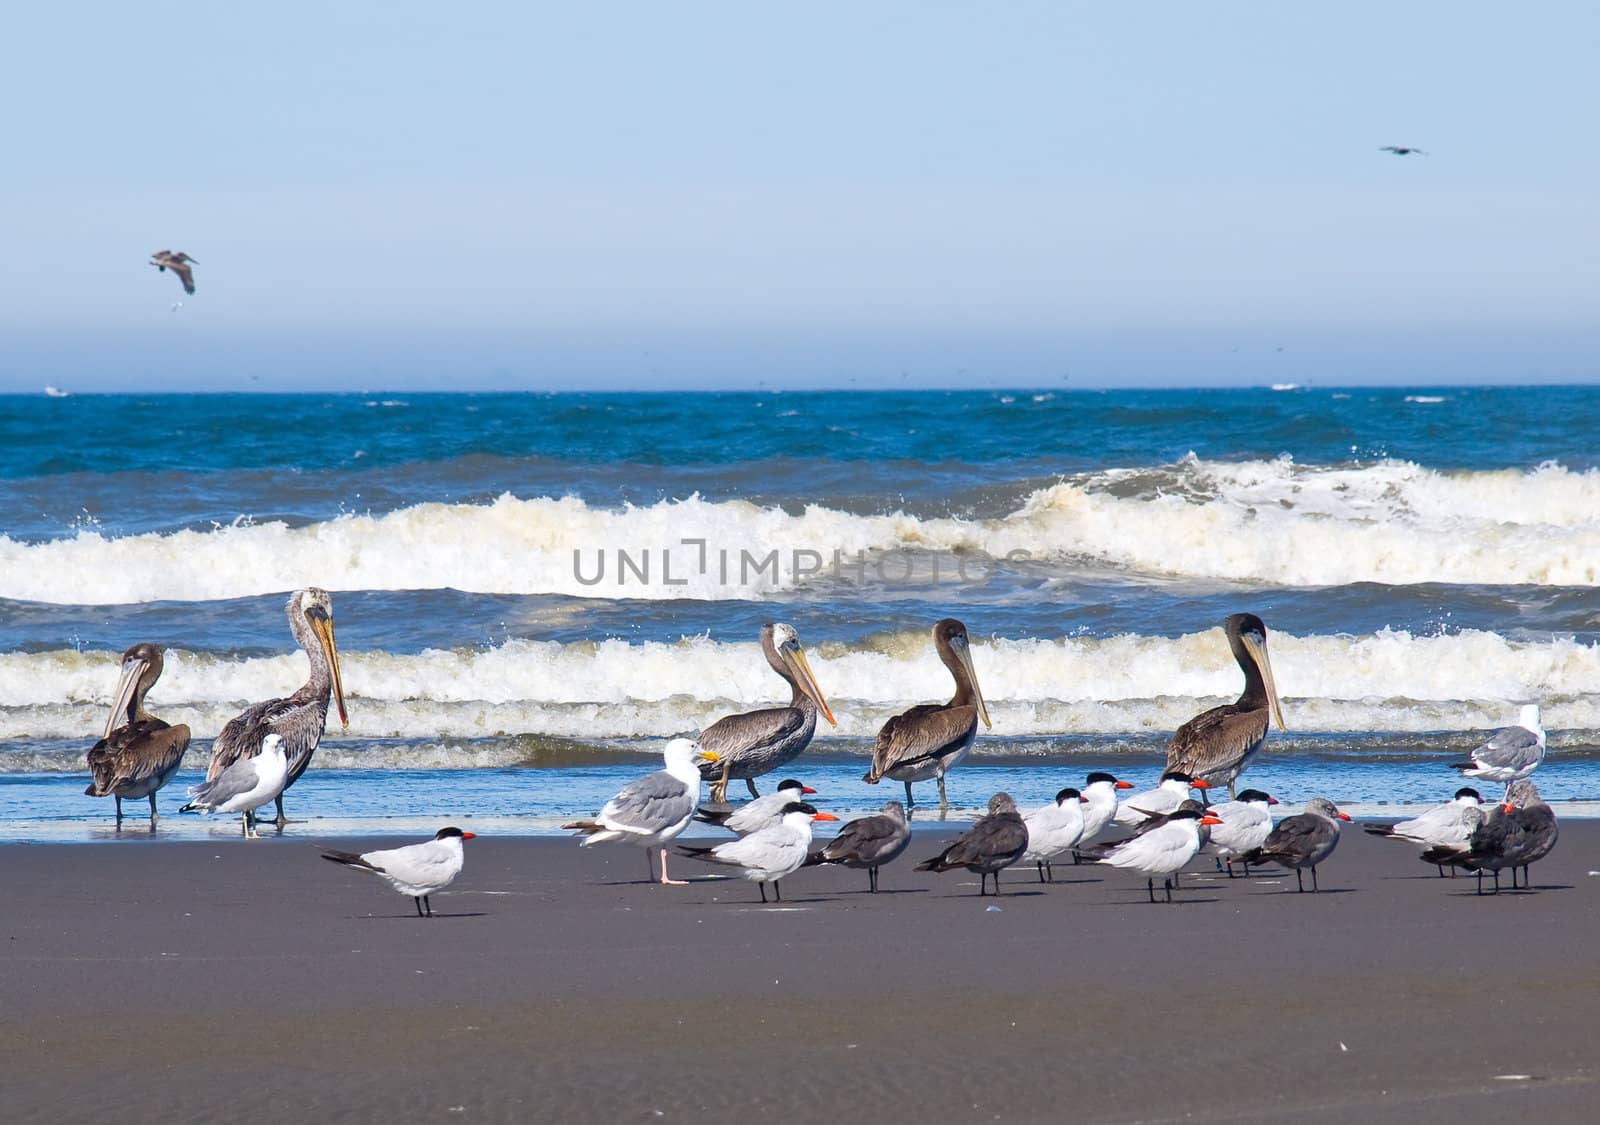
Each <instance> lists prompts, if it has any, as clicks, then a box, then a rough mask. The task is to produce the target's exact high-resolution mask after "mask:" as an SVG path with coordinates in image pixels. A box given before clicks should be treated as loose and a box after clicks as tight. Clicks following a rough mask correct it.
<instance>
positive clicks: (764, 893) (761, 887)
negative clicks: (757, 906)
mask: <svg viewBox="0 0 1600 1125" xmlns="http://www.w3.org/2000/svg"><path fill="white" fill-rule="evenodd" d="M756 889H757V890H758V891H760V892H761V901H762V902H766V901H767V885H766V884H765V883H757V884H756Z"/></svg>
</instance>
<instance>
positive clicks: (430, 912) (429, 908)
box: [422, 895, 433, 918]
mask: <svg viewBox="0 0 1600 1125" xmlns="http://www.w3.org/2000/svg"><path fill="white" fill-rule="evenodd" d="M422 909H424V910H426V911H427V912H428V917H429V918H432V917H433V903H432V902H431V901H430V900H429V898H428V896H427V895H423V896H422Z"/></svg>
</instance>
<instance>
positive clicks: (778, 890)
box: [772, 879, 783, 902]
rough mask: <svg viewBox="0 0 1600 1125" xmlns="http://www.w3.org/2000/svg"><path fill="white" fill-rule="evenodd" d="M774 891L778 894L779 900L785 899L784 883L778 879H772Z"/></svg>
mask: <svg viewBox="0 0 1600 1125" xmlns="http://www.w3.org/2000/svg"><path fill="white" fill-rule="evenodd" d="M772 893H773V894H775V895H777V896H778V901H779V902H782V901H783V884H782V883H780V882H778V881H777V880H776V879H774V880H773V881H772Z"/></svg>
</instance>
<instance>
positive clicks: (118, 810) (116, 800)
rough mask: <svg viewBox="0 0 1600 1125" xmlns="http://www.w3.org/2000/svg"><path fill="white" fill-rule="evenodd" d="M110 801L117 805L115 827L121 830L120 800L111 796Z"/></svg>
mask: <svg viewBox="0 0 1600 1125" xmlns="http://www.w3.org/2000/svg"><path fill="white" fill-rule="evenodd" d="M111 799H112V800H113V801H115V802H116V803H117V827H118V828H121V827H122V798H121V797H118V796H116V795H114V794H113V795H112V798H111Z"/></svg>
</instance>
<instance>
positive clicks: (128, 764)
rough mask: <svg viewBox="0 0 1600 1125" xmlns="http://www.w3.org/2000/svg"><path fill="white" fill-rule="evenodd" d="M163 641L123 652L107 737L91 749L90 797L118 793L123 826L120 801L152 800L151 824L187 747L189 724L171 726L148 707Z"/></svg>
mask: <svg viewBox="0 0 1600 1125" xmlns="http://www.w3.org/2000/svg"><path fill="white" fill-rule="evenodd" d="M162 667H163V660H162V653H161V646H160V645H153V644H137V645H134V646H133V647H132V648H130V649H128V651H127V652H125V653H123V654H122V675H121V679H120V680H119V681H118V683H117V689H116V692H115V694H114V695H113V696H112V703H111V717H110V718H109V719H107V720H106V733H105V737H104V738H102V739H101V740H100V741H99V742H96V743H95V744H94V747H93V748H92V749H91V750H90V751H89V756H88V764H89V773H90V774H91V775H92V777H93V780H92V781H91V782H90V783H89V787H88V788H87V789H85V790H84V793H86V794H87V795H88V796H90V797H114V798H115V799H116V803H117V826H118V827H119V828H120V827H121V826H122V799H123V798H124V797H126V798H128V799H129V800H137V799H138V798H140V797H148V798H149V800H150V827H151V828H152V829H153V828H155V825H156V821H157V820H158V819H160V817H159V816H158V815H157V813H156V792H157V790H159V789H160V788H161V787H162V786H163V785H165V784H166V783H167V782H168V781H170V780H171V779H172V775H173V774H174V773H176V772H177V771H178V767H179V766H180V765H181V764H182V763H183V752H184V751H185V750H186V749H188V747H189V728H188V727H187V726H185V725H184V724H182V723H179V724H178V725H176V726H171V725H169V724H167V723H166V722H163V721H162V720H161V719H158V718H156V717H155V716H154V715H152V714H150V713H149V712H147V711H146V710H145V709H144V697H145V694H146V693H147V692H149V690H150V689H151V687H153V686H154V685H155V682H156V681H157V680H159V679H160V678H161V671H162Z"/></svg>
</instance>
